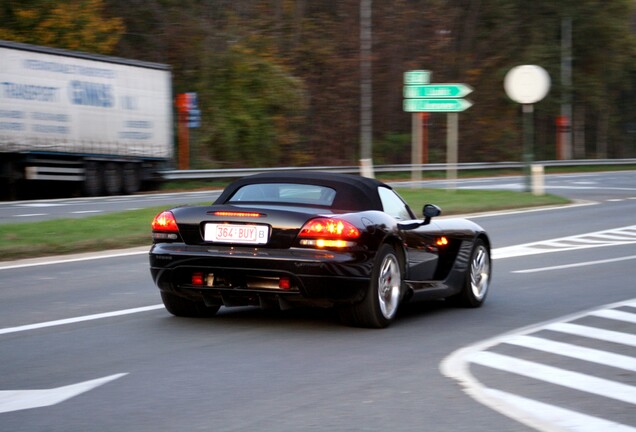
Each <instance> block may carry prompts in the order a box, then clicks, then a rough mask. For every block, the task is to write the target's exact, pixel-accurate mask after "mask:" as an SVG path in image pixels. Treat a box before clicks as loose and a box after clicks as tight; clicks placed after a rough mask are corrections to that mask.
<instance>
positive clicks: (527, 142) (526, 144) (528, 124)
mask: <svg viewBox="0 0 636 432" xmlns="http://www.w3.org/2000/svg"><path fill="white" fill-rule="evenodd" d="M533 113H534V105H532V104H523V171H524V174H525V177H526V180H525V191H526V192H530V189H531V180H530V175H531V172H530V165H532V160H533V159H534V154H533V150H532V147H533V141H534V136H533V135H534V134H533V129H534V128H533V118H534V115H533Z"/></svg>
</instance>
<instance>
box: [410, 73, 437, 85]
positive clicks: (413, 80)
mask: <svg viewBox="0 0 636 432" xmlns="http://www.w3.org/2000/svg"><path fill="white" fill-rule="evenodd" d="M430 82H431V71H427V70H412V71H408V72H404V84H406V85H420V84H428V83H430Z"/></svg>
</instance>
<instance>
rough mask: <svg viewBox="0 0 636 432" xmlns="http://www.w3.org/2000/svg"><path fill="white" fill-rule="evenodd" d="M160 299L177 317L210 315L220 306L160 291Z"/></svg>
mask: <svg viewBox="0 0 636 432" xmlns="http://www.w3.org/2000/svg"><path fill="white" fill-rule="evenodd" d="M161 300H162V301H163V305H164V306H165V307H166V309H167V310H168V312H170V313H171V314H172V315H175V316H179V317H193V318H198V317H211V316H214V315H215V314H216V313H217V312H218V311H219V308H220V306H206V305H205V303H203V302H197V301H194V300H189V299H187V298H184V297H179V296H178V295H175V294H171V293H167V292H162V293H161Z"/></svg>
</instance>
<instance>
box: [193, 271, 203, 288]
mask: <svg viewBox="0 0 636 432" xmlns="http://www.w3.org/2000/svg"><path fill="white" fill-rule="evenodd" d="M192 285H197V286H201V285H203V273H200V272H195V273H192Z"/></svg>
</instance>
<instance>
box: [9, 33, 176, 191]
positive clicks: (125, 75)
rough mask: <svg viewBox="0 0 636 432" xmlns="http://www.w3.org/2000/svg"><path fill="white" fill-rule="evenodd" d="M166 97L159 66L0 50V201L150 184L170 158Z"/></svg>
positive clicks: (166, 75)
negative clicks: (31, 191)
mask: <svg viewBox="0 0 636 432" xmlns="http://www.w3.org/2000/svg"><path fill="white" fill-rule="evenodd" d="M171 89H172V83H171V73H170V68H169V66H167V65H164V64H157V63H149V62H142V61H136V60H128V59H122V58H116V57H108V56H102V55H96V54H88V53H82V52H76V51H69V50H62V49H55V48H47V47H41V46H34V45H28V44H22V43H15V42H7V41H0V195H10V194H11V193H12V191H14V190H16V188H17V187H19V186H20V187H24V186H27V187H28V185H30V184H35V183H34V182H40V183H42V182H50V183H47V187H55V186H56V185H57V184H59V185H61V183H53V182H66V184H69V182H74V183H73V184H76V185H81V186H82V187H81V189H82V190H83V191H84V193H85V194H86V195H89V196H95V195H114V194H119V193H133V192H136V191H138V190H140V189H141V188H142V187H143V186H144V185H146V184H149V183H154V182H155V181H157V180H158V179H159V178H158V171H159V170H161V169H163V168H164V167H165V165H166V164H168V163H169V162H170V161H171V159H172V155H173V120H172V91H171ZM78 189H79V188H78ZM3 192H4V194H3Z"/></svg>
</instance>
